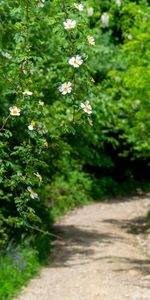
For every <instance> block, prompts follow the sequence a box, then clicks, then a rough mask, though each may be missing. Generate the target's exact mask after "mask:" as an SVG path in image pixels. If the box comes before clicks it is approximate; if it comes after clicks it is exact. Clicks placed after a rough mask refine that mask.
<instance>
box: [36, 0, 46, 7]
mask: <svg viewBox="0 0 150 300" xmlns="http://www.w3.org/2000/svg"><path fill="white" fill-rule="evenodd" d="M44 2H45V0H41V1H40V2H38V4H37V6H38V7H44Z"/></svg>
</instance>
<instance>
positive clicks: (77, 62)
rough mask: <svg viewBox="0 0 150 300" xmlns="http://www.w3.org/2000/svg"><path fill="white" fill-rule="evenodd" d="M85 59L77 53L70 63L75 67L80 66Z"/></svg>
mask: <svg viewBox="0 0 150 300" xmlns="http://www.w3.org/2000/svg"><path fill="white" fill-rule="evenodd" d="M82 63H83V60H82V58H81V56H79V55H77V56H75V57H72V58H70V59H69V64H70V65H72V66H73V67H74V68H79V67H80V65H82Z"/></svg>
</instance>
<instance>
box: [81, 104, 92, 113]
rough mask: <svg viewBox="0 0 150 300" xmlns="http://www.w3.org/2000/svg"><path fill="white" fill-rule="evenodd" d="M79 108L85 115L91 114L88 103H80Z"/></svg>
mask: <svg viewBox="0 0 150 300" xmlns="http://www.w3.org/2000/svg"><path fill="white" fill-rule="evenodd" d="M80 107H81V108H82V109H83V110H84V112H86V113H87V114H89V115H90V114H91V113H92V107H91V105H90V103H89V101H86V102H85V103H81V104H80Z"/></svg>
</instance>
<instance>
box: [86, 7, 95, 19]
mask: <svg viewBox="0 0 150 300" xmlns="http://www.w3.org/2000/svg"><path fill="white" fill-rule="evenodd" d="M93 14H94V8H93V7H89V8H88V10H87V15H88V17H92V16H93Z"/></svg>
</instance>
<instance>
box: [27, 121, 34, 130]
mask: <svg viewBox="0 0 150 300" xmlns="http://www.w3.org/2000/svg"><path fill="white" fill-rule="evenodd" d="M34 126H35V121H32V122H31V124H30V125H29V126H28V129H29V130H31V131H32V130H34Z"/></svg>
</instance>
